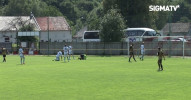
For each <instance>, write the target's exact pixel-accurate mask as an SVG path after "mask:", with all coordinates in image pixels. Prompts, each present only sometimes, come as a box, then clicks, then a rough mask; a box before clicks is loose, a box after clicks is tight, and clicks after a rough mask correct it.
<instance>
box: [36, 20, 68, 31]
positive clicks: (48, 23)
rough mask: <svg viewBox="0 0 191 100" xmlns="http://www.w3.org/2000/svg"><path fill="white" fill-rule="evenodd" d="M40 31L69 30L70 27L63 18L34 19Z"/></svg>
mask: <svg viewBox="0 0 191 100" xmlns="http://www.w3.org/2000/svg"><path fill="white" fill-rule="evenodd" d="M36 20H37V22H38V24H39V26H40V28H41V30H42V31H47V30H48V27H49V30H51V31H53V30H60V31H61V30H62V31H63V30H70V26H69V24H68V23H67V21H66V19H65V18H64V17H37V18H36Z"/></svg>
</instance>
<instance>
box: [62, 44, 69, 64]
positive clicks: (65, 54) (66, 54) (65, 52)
mask: <svg viewBox="0 0 191 100" xmlns="http://www.w3.org/2000/svg"><path fill="white" fill-rule="evenodd" d="M63 52H64V62H66V58H67V60H68V62H69V58H68V47H67V45H66V44H65V45H64V47H63Z"/></svg>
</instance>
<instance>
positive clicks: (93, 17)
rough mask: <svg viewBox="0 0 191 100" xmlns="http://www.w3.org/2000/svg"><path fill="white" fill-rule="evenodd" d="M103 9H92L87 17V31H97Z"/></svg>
mask: <svg viewBox="0 0 191 100" xmlns="http://www.w3.org/2000/svg"><path fill="white" fill-rule="evenodd" d="M103 16H104V13H103V7H102V6H99V7H98V8H95V9H93V10H92V11H91V12H90V13H89V14H88V16H87V26H88V30H99V29H100V23H101V19H102V18H103Z"/></svg>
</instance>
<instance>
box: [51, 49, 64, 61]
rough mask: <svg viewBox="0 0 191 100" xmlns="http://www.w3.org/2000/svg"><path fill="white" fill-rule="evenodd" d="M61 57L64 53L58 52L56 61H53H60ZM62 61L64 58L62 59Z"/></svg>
mask: <svg viewBox="0 0 191 100" xmlns="http://www.w3.org/2000/svg"><path fill="white" fill-rule="evenodd" d="M60 56H62V52H61V51H58V52H57V55H56V59H54V60H52V61H60ZM61 59H62V58H61Z"/></svg>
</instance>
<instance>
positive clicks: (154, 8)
mask: <svg viewBox="0 0 191 100" xmlns="http://www.w3.org/2000/svg"><path fill="white" fill-rule="evenodd" d="M178 8H180V6H179V5H176V6H174V5H166V6H164V5H150V6H149V11H176V10H177V9H178Z"/></svg>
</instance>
